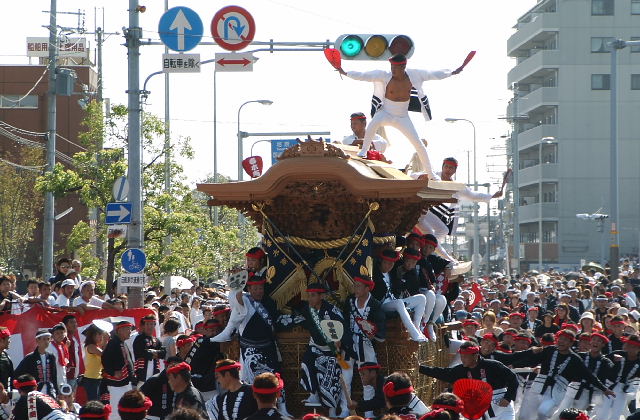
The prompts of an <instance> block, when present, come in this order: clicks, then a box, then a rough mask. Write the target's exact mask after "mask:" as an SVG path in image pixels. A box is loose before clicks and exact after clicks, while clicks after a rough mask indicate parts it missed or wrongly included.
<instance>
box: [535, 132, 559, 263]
mask: <svg viewBox="0 0 640 420" xmlns="http://www.w3.org/2000/svg"><path fill="white" fill-rule="evenodd" d="M555 140H556V138H555V137H543V138H541V139H540V144H538V168H539V171H540V177H539V178H538V213H539V214H538V271H539V272H540V273H542V146H543V145H545V144H553V142H554V141H555Z"/></svg>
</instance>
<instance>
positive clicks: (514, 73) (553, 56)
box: [507, 50, 560, 87]
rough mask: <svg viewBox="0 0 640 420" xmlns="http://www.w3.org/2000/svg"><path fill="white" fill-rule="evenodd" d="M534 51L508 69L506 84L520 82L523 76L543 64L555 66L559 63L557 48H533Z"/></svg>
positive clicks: (536, 69) (531, 72) (538, 68)
mask: <svg viewBox="0 0 640 420" xmlns="http://www.w3.org/2000/svg"><path fill="white" fill-rule="evenodd" d="M534 51H536V52H535V53H534V54H533V55H532V56H531V57H529V58H527V59H526V60H524V61H521V62H520V63H519V64H517V65H516V66H515V67H514V68H512V69H511V70H510V71H509V74H508V76H507V80H508V85H507V87H509V86H511V85H512V84H513V83H516V82H520V81H521V80H523V79H524V78H525V77H527V76H529V75H531V74H533V73H534V72H536V71H538V70H540V69H541V68H543V67H544V66H547V67H557V66H558V64H559V63H560V51H559V50H534Z"/></svg>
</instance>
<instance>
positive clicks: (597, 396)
mask: <svg viewBox="0 0 640 420" xmlns="http://www.w3.org/2000/svg"><path fill="white" fill-rule="evenodd" d="M579 388H580V382H571V383H570V384H569V386H568V387H567V393H566V394H565V395H564V398H563V400H562V402H561V403H560V405H559V406H558V408H557V410H556V412H555V413H554V414H553V418H554V419H558V418H559V417H560V413H561V412H562V410H564V409H566V408H577V409H578V410H586V409H587V408H588V407H589V405H591V404H594V405H595V406H596V407H598V406H600V405H601V404H602V397H604V394H603V393H602V391H600V390H599V389H596V390H595V391H594V392H593V398H592V400H591V401H589V393H590V392H589V389H583V390H582V393H581V394H580V398H578V399H576V395H577V393H578V389H579Z"/></svg>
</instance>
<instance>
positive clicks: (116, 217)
mask: <svg viewBox="0 0 640 420" xmlns="http://www.w3.org/2000/svg"><path fill="white" fill-rule="evenodd" d="M131 208H132V205H131V203H109V204H107V216H106V217H105V219H104V223H105V224H107V225H117V224H128V223H131Z"/></svg>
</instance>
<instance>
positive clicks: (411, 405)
mask: <svg viewBox="0 0 640 420" xmlns="http://www.w3.org/2000/svg"><path fill="white" fill-rule="evenodd" d="M382 393H383V395H384V400H385V405H386V406H387V414H392V415H396V416H399V417H400V418H403V419H410V418H411V417H414V418H416V419H417V418H419V417H420V416H422V415H424V414H425V413H426V412H427V411H428V408H427V406H426V405H425V404H424V403H423V402H422V401H421V400H420V398H418V396H417V395H416V394H415V392H414V389H413V385H412V384H411V378H409V375H407V374H406V373H404V372H393V373H392V374H391V375H389V376H387V377H386V378H385V379H384V385H383V386H382Z"/></svg>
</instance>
